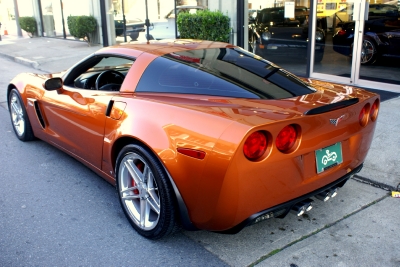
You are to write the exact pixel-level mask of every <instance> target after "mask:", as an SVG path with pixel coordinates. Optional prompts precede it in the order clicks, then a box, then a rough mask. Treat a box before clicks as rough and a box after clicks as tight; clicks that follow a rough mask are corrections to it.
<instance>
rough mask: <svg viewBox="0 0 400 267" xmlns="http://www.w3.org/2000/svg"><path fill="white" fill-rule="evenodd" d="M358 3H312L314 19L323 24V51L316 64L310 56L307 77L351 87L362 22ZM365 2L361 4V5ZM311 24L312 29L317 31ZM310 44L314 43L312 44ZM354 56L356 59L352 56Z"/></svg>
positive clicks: (324, 0)
mask: <svg viewBox="0 0 400 267" xmlns="http://www.w3.org/2000/svg"><path fill="white" fill-rule="evenodd" d="M361 2H362V1H361V0H349V1H346V2H342V1H341V0H318V2H314V5H315V9H314V10H315V14H316V17H317V21H318V20H324V21H326V27H325V28H326V29H325V49H324V55H323V58H322V60H320V61H319V62H318V61H317V60H316V57H315V56H314V60H313V61H312V62H311V63H313V64H311V71H310V76H311V77H314V78H320V79H325V80H334V81H337V82H341V83H347V84H354V83H355V79H356V77H358V76H357V73H356V72H355V71H356V70H357V68H355V67H354V66H357V65H359V63H358V62H359V60H360V58H359V57H358V55H360V53H358V52H357V51H359V50H360V49H361V43H360V38H359V31H360V25H361V22H362V21H363V17H364V16H363V15H364V14H363V11H364V10H365V7H364V8H363V7H362V5H361V4H362V3H361ZM364 3H365V2H364ZM316 24H317V23H314V24H313V25H312V26H313V27H316V28H318V27H319V25H316ZM361 31H362V30H361ZM312 45H314V44H312ZM353 55H356V56H353Z"/></svg>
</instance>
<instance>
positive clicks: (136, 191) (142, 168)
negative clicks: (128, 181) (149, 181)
mask: <svg viewBox="0 0 400 267" xmlns="http://www.w3.org/2000/svg"><path fill="white" fill-rule="evenodd" d="M136 167H137V168H138V169H139V171H141V172H142V173H143V170H144V164H143V163H142V162H138V163H136ZM134 186H136V182H135V180H134V179H133V177H132V187H134ZM133 193H135V194H136V195H138V194H139V189H133Z"/></svg>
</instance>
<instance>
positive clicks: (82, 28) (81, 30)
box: [67, 16, 97, 44]
mask: <svg viewBox="0 0 400 267" xmlns="http://www.w3.org/2000/svg"><path fill="white" fill-rule="evenodd" d="M67 24H68V28H69V33H70V34H71V35H72V36H74V37H76V38H79V39H81V38H83V39H84V40H85V41H86V42H88V43H89V44H90V42H91V40H90V36H91V34H92V33H94V32H95V31H96V27H97V21H96V19H95V18H94V17H93V16H69V17H68V18H67Z"/></svg>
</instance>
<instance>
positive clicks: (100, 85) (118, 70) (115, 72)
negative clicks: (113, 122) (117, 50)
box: [64, 55, 134, 91]
mask: <svg viewBox="0 0 400 267" xmlns="http://www.w3.org/2000/svg"><path fill="white" fill-rule="evenodd" d="M133 62H134V60H133V59H130V58H123V57H115V56H108V55H104V56H93V57H91V58H88V59H86V60H84V61H82V62H81V63H80V64H78V65H77V66H76V67H75V68H74V69H73V70H72V71H71V72H70V74H69V75H68V77H67V78H66V80H65V81H64V83H65V84H66V85H69V86H73V87H75V88H80V89H89V90H102V91H119V89H120V87H121V84H122V83H123V81H124V79H125V76H126V74H127V73H128V71H129V69H130V68H131V66H132V64H133Z"/></svg>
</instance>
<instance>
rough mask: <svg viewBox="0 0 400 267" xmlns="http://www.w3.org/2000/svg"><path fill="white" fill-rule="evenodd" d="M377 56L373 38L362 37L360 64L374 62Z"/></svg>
mask: <svg viewBox="0 0 400 267" xmlns="http://www.w3.org/2000/svg"><path fill="white" fill-rule="evenodd" d="M377 57H378V50H377V49H376V44H375V42H374V41H373V40H371V39H369V38H366V37H364V40H363V43H362V48H361V65H371V64H374V63H375V61H376V59H377Z"/></svg>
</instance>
